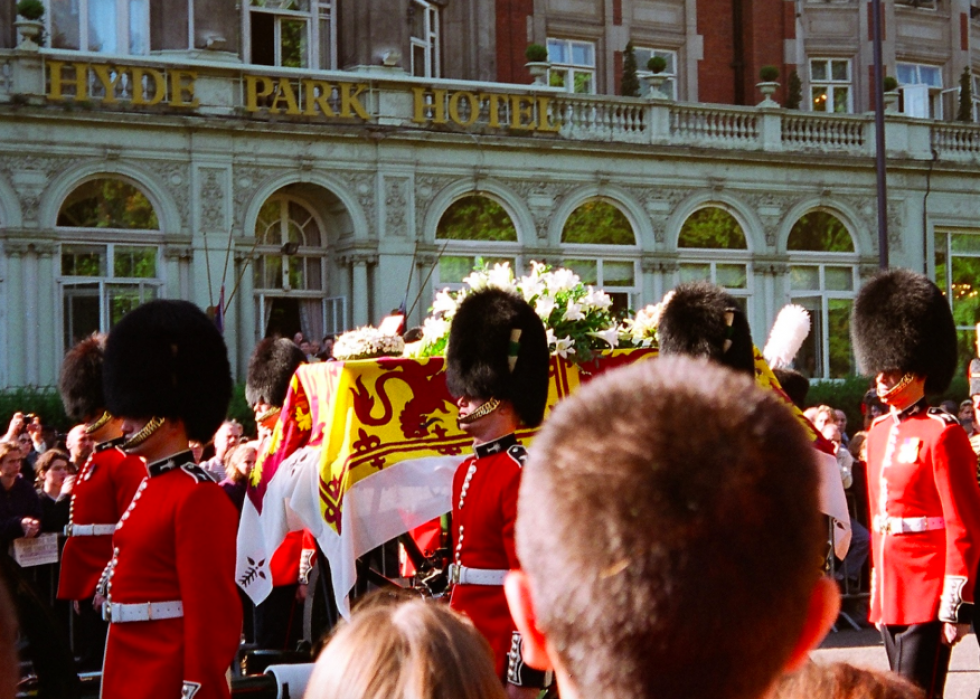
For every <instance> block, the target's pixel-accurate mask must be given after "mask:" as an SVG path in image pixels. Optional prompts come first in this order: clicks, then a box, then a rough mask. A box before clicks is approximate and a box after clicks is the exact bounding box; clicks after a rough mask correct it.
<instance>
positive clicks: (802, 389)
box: [772, 369, 810, 410]
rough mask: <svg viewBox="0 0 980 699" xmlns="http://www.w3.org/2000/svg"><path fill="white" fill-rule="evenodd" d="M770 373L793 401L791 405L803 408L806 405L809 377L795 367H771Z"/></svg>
mask: <svg viewBox="0 0 980 699" xmlns="http://www.w3.org/2000/svg"><path fill="white" fill-rule="evenodd" d="M772 373H773V374H774V375H775V376H776V379H777V380H778V381H779V385H780V386H782V388H783V392H784V393H785V394H786V395H787V396H789V399H790V400H791V401H793V405H795V406H796V407H797V408H799V409H800V410H803V409H804V407H805V406H806V394H807V393H809V392H810V379H808V378H807V377H805V376H804V375H803V374H801V373H800V372H798V371H796V370H795V369H773V370H772Z"/></svg>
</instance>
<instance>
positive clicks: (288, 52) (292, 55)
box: [280, 19, 308, 68]
mask: <svg viewBox="0 0 980 699" xmlns="http://www.w3.org/2000/svg"><path fill="white" fill-rule="evenodd" d="M306 26H307V23H306V21H305V20H298V19H283V20H282V21H281V23H280V32H281V34H280V36H281V37H282V41H281V46H280V49H281V56H282V59H281V63H280V65H283V66H286V67H287V68H306V67H307V65H308V60H307V40H308V36H307V31H306Z"/></svg>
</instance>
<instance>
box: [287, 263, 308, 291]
mask: <svg viewBox="0 0 980 699" xmlns="http://www.w3.org/2000/svg"><path fill="white" fill-rule="evenodd" d="M303 259H304V258H302V257H287V258H286V270H287V277H288V278H289V288H290V289H306V275H305V274H304V272H305V271H306V270H305V265H304V264H303Z"/></svg>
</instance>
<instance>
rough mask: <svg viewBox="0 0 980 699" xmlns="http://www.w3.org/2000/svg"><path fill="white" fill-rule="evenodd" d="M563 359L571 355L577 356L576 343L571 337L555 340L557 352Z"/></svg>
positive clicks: (555, 352)
mask: <svg viewBox="0 0 980 699" xmlns="http://www.w3.org/2000/svg"><path fill="white" fill-rule="evenodd" d="M554 354H557V355H558V356H559V357H561V358H562V359H565V358H567V357H568V355H570V354H575V343H574V342H573V341H572V338H571V337H568V336H565V337H563V338H562V339H560V340H555V351H554Z"/></svg>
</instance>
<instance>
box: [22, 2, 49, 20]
mask: <svg viewBox="0 0 980 699" xmlns="http://www.w3.org/2000/svg"><path fill="white" fill-rule="evenodd" d="M17 14H19V15H20V16H21V17H23V18H24V19H30V20H35V21H36V20H39V19H41V18H42V17H44V3H43V2H41V0H20V2H18V3H17Z"/></svg>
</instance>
